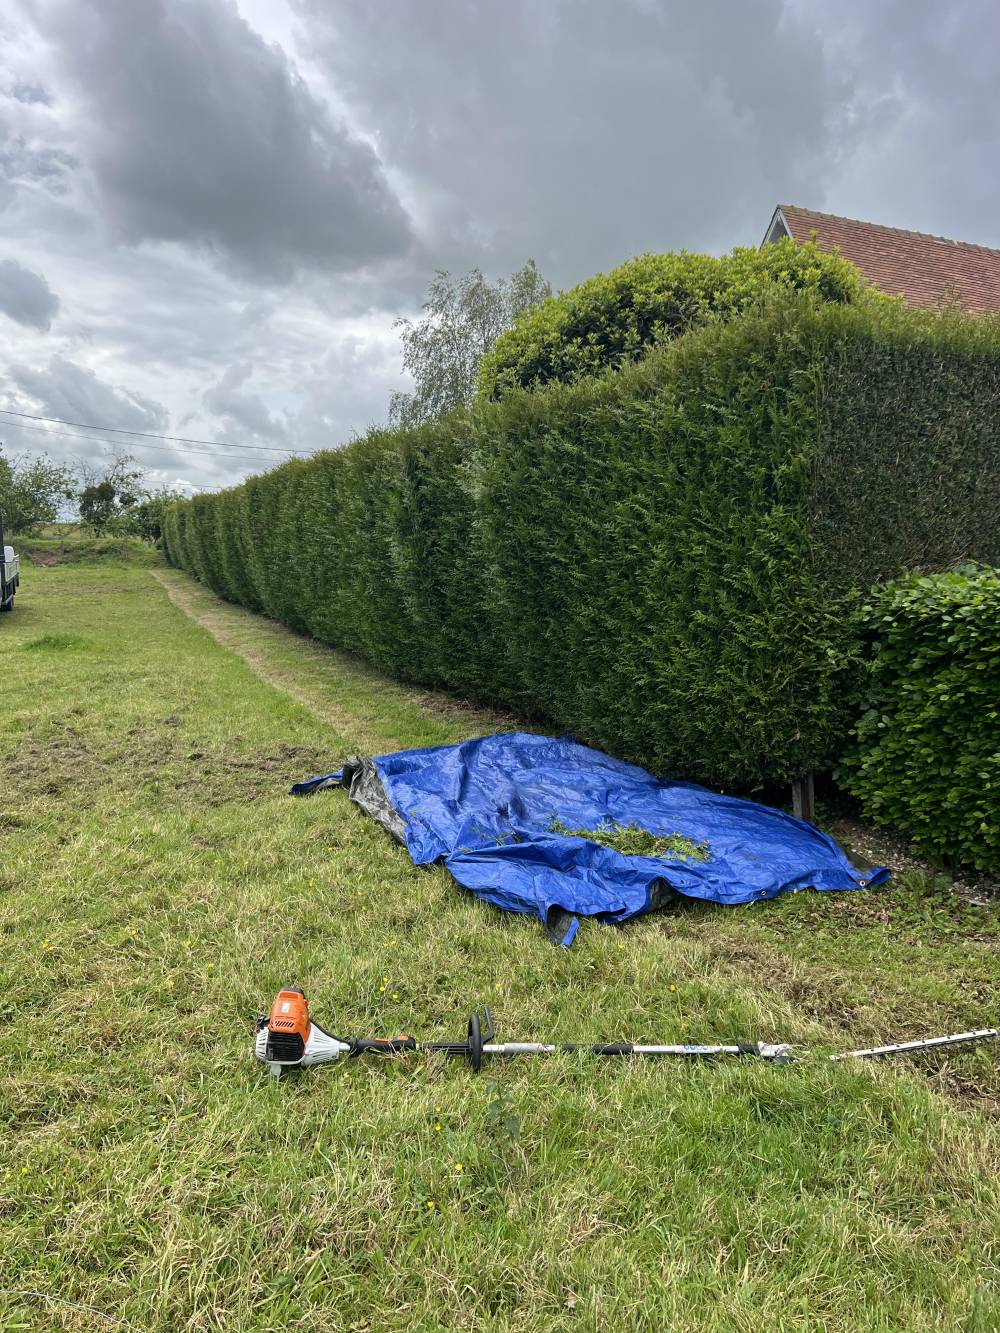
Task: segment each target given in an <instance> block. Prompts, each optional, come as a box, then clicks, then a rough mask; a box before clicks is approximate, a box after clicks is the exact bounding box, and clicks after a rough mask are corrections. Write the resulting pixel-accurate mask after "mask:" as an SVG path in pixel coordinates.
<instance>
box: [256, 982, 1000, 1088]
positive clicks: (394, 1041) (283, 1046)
mask: <svg viewBox="0 0 1000 1333" xmlns="http://www.w3.org/2000/svg"><path fill="white" fill-rule="evenodd" d="M495 1037H496V1031H495V1029H494V1027H493V1018H492V1015H491V1014H490V1011H489V1010H488V1009H486V1008H484V1009H483V1011H482V1014H479V1013H473V1014H471V1015H470V1016H469V1023H468V1028H467V1030H466V1036H465V1040H464V1041H417V1040H416V1038H415V1037H410V1036H400V1037H335V1036H334V1035H333V1034H332V1033H330V1032H326V1031H325V1030H324V1029H323V1028H321V1027H320V1026H319V1025H318V1024H317V1023H314V1022H313V1021H312V1019H311V1018H310V1016H309V1002H308V1000H307V999H306V997H305V993H304V992H303V991H301V990H299V989H298V988H297V987H289V988H288V989H287V990H282V991H279V992H278V994H277V996H276V997H275V1001H274V1004H272V1006H271V1012H270V1014H268V1015H267V1016H266V1017H262V1018H259V1019H258V1020H257V1037H256V1040H255V1043H254V1054H255V1055H256V1056H257V1059H258V1060H261V1061H263V1063H264V1064H266V1065H267V1067H268V1070H269V1071H270V1072H271V1073H272V1074H274V1075H276V1076H277V1075H280V1074H282V1073H284V1071H285V1070H286V1069H293V1068H296V1067H300V1066H308V1065H319V1064H326V1063H328V1062H329V1061H331V1060H339V1059H340V1058H341V1057H342V1056H346V1057H352V1056H359V1055H369V1054H371V1055H402V1054H404V1053H405V1052H407V1051H438V1052H439V1053H441V1054H442V1055H451V1056H458V1057H460V1058H461V1059H464V1060H467V1061H468V1062H469V1064H470V1065H471V1066H472V1068H473V1069H474V1070H475V1071H476V1072H477V1073H478V1071H479V1069H480V1068H481V1066H482V1063H483V1059H484V1057H486V1056H489V1057H495V1056H501V1057H502V1056H515V1055H554V1054H556V1053H557V1052H560V1051H587V1052H589V1054H591V1055H625V1056H642V1057H644V1056H679V1057H682V1058H687V1059H695V1060H697V1059H712V1058H715V1057H718V1056H737V1057H742V1058H747V1057H749V1058H755V1057H756V1058H757V1059H761V1060H767V1061H768V1062H769V1063H771V1064H774V1065H784V1064H788V1063H790V1062H791V1060H792V1059H793V1056H792V1048H791V1047H790V1046H789V1045H787V1044H786V1043H784V1042H773V1043H772V1042H763V1041H758V1042H738V1043H733V1044H731V1045H722V1044H719V1045H687V1044H681V1045H658V1046H645V1045H635V1044H633V1043H631V1042H612V1043H608V1044H591V1043H576V1042H570V1043H568V1044H562V1045H556V1044H555V1043H550V1042H541V1041H505V1042H498V1041H495V1040H494V1038H495ZM998 1037H1000V1028H980V1029H978V1030H977V1031H975V1032H956V1033H953V1034H952V1035H951V1036H947V1037H928V1038H926V1039H924V1040H921V1041H909V1042H902V1043H900V1044H898V1045H895V1046H876V1047H871V1048H869V1049H867V1050H857V1051H844V1052H842V1053H841V1054H840V1055H833V1056H830V1057H829V1058H830V1059H831V1060H846V1059H848V1058H850V1057H852V1056H853V1057H855V1058H857V1059H869V1058H872V1057H875V1056H888V1055H897V1054H903V1053H908V1052H910V1051H919V1050H937V1049H939V1048H940V1047H943V1046H961V1045H967V1044H969V1043H972V1042H979V1041H994V1040H996V1039H997V1038H998Z"/></svg>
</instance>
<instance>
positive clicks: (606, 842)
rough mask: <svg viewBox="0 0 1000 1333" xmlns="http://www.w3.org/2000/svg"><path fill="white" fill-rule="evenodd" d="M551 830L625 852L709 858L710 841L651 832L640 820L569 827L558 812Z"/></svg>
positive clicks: (643, 854)
mask: <svg viewBox="0 0 1000 1333" xmlns="http://www.w3.org/2000/svg"><path fill="white" fill-rule="evenodd" d="M549 832H550V833H559V834H562V836H563V837H566V838H586V839H587V840H588V842H597V843H600V845H601V846H602V847H610V848H611V850H612V851H615V852H620V853H621V855H622V856H669V857H674V858H676V859H678V860H681V861H707V860H708V858H709V855H710V852H709V850H708V843H707V842H692V841H691V839H690V838H685V836H684V834H683V833H668V834H666V835H663V834H658V833H650V832H649V830H648V829H644V828H641V827H640V825H638V824H614V823H610V822H609V823H604V824H598V826H597V828H593V829H586V828H567V826H566V825H565V824H564V823H563V821H562V820H561V819H560V818H559V816H558V815H553V816H552V819H551V820H550V821H549Z"/></svg>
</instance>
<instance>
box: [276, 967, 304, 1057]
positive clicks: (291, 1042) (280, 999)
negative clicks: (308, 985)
mask: <svg viewBox="0 0 1000 1333" xmlns="http://www.w3.org/2000/svg"><path fill="white" fill-rule="evenodd" d="M310 1027H311V1023H310V1020H309V1001H308V1000H307V999H306V997H305V992H304V991H301V990H299V989H298V987H297V986H290V987H288V989H287V990H280V991H278V993H277V995H276V996H275V997H274V1003H273V1004H272V1005H271V1012H270V1014H269V1015H268V1019H267V1031H268V1037H267V1058H268V1059H269V1060H273V1061H276V1062H280V1063H282V1064H294V1063H296V1062H297V1061H298V1060H301V1059H302V1057H303V1055H305V1051H306V1042H307V1041H308V1040H309V1029H310Z"/></svg>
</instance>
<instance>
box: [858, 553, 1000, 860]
mask: <svg viewBox="0 0 1000 1333" xmlns="http://www.w3.org/2000/svg"><path fill="white" fill-rule="evenodd" d="M862 612H863V616H864V623H865V625H866V626H867V627H868V629H869V631H870V632H871V634H872V636H873V638H874V652H873V657H872V663H871V690H870V695H869V699H868V708H867V710H866V711H865V713H864V714H863V715H862V717H861V719H860V721H859V722H858V724H857V727H856V728H855V730H854V733H853V734H854V736H855V738H856V741H855V745H854V748H853V750H852V752H851V754H850V755H849V756H848V758H847V759H846V760H845V761H844V766H843V770H842V775H843V781H844V783H845V785H846V786H847V787H848V789H849V790H850V791H852V792H854V794H855V795H857V796H858V797H860V799H861V802H862V805H863V807H864V810H865V814H866V815H867V816H868V818H870V819H872V820H873V821H874V822H876V823H879V824H891V825H894V826H896V827H898V828H901V829H904V830H906V831H907V832H909V833H911V834H912V835H913V836H914V837H915V838H916V839H918V841H920V842H921V843H923V844H924V845H925V846H926V847H928V848H931V849H933V850H934V851H936V852H938V853H940V854H941V855H943V856H945V857H949V858H952V859H954V860H955V861H958V862H961V863H964V864H969V865H974V866H978V867H979V868H980V869H983V870H1000V632H998V629H1000V571H998V570H996V569H979V568H975V567H966V568H962V569H958V570H955V571H953V572H952V573H946V574H936V575H933V576H922V575H920V574H910V575H907V576H905V577H904V578H901V579H899V580H898V581H896V582H894V583H891V584H889V585H888V586H886V587H884V588H882V589H880V590H878V591H877V592H876V594H875V595H874V596H873V597H872V598H871V600H870V601H869V602H868V603H866V605H865V606H864V607H863V608H862Z"/></svg>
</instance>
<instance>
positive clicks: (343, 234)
mask: <svg viewBox="0 0 1000 1333" xmlns="http://www.w3.org/2000/svg"><path fill="white" fill-rule="evenodd" d="M43 12H44V13H45V15H46V16H47V17H46V19H45V28H46V31H47V33H48V35H49V36H50V38H51V39H52V40H53V41H54V42H55V43H56V46H57V50H58V60H59V62H60V66H61V69H62V71H63V74H64V76H65V77H67V78H68V79H69V80H70V81H71V83H72V85H73V86H74V88H75V89H76V91H77V93H78V95H79V96H80V98H81V99H82V104H83V106H82V110H83V115H82V117H81V119H80V122H79V129H80V133H81V144H82V147H81V153H82V155H83V156H84V158H85V160H86V161H87V163H88V165H89V167H90V169H91V170H92V172H93V176H94V179H95V181H96V185H97V189H98V194H99V198H100V200H101V203H102V207H103V209H104V210H105V212H106V214H107V218H108V220H109V221H110V223H111V225H112V227H113V228H114V230H115V233H116V234H117V235H118V236H119V237H120V238H121V239H124V240H126V241H129V242H140V241H143V240H153V241H177V242H180V243H182V244H198V245H202V246H205V247H208V248H209V249H211V250H213V251H215V252H216V253H218V254H219V255H221V256H222V257H223V258H226V259H228V260H230V261H233V262H235V263H236V264H237V265H239V266H240V267H241V268H242V269H243V270H244V271H245V272H247V273H250V274H253V275H254V276H256V277H258V278H261V277H265V278H269V277H281V278H287V277H288V276H290V274H291V273H292V272H293V271H294V270H295V268H296V267H297V266H299V265H307V266H311V265H318V266H323V267H325V268H327V269H330V270H340V269H353V268H357V267H362V266H364V265H366V264H369V263H372V262H374V261H378V260H380V259H382V258H384V257H387V256H391V255H398V254H400V253H403V252H405V251H406V250H407V249H408V247H409V246H410V243H411V235H410V227H409V221H408V218H407V216H406V214H405V212H404V211H403V209H402V207H401V206H400V204H399V202H398V200H397V199H396V197H395V195H394V194H393V192H392V190H391V189H390V187H389V185H388V183H387V181H386V178H385V176H384V174H383V171H382V169H381V166H380V164H379V161H378V158H377V157H376V155H375V152H374V151H373V149H372V148H371V147H370V146H369V145H368V144H367V143H365V142H364V141H363V140H362V139H360V138H359V137H358V136H357V135H355V134H354V133H353V132H352V131H351V130H350V129H349V128H348V127H347V126H346V125H344V124H343V123H341V122H339V121H337V120H336V119H334V117H333V116H332V115H331V113H330V112H329V110H328V109H327V108H326V107H325V106H324V105H323V104H322V103H321V102H320V101H319V100H317V98H316V97H315V96H314V95H313V94H312V92H311V91H310V90H309V88H308V87H307V86H306V84H305V83H304V82H303V81H302V79H301V78H300V76H299V75H298V73H297V72H296V70H295V68H294V66H293V65H292V64H291V63H290V62H289V60H288V58H287V56H286V55H285V53H284V52H283V51H282V50H281V49H280V47H278V46H276V45H272V44H269V43H267V42H266V41H264V39H263V38H262V37H261V36H260V35H259V34H258V33H256V32H255V31H254V30H253V29H252V28H251V27H250V26H249V25H248V24H247V23H246V21H245V20H244V19H243V18H242V17H241V16H240V15H239V13H238V11H237V9H236V7H235V5H234V4H232V3H231V2H230V0H143V3H141V4H136V3H135V0H72V3H71V4H65V3H61V4H58V5H56V6H55V7H54V8H50V9H46V10H44V11H43Z"/></svg>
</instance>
